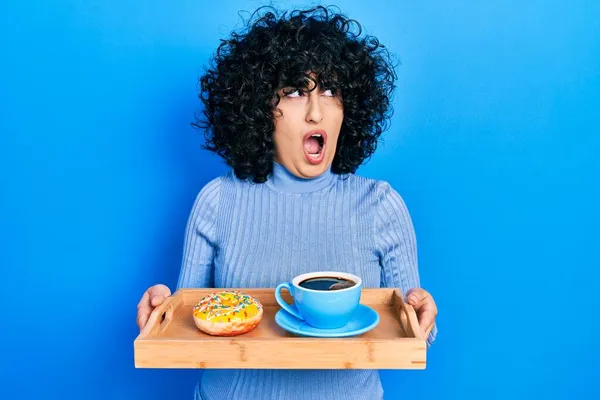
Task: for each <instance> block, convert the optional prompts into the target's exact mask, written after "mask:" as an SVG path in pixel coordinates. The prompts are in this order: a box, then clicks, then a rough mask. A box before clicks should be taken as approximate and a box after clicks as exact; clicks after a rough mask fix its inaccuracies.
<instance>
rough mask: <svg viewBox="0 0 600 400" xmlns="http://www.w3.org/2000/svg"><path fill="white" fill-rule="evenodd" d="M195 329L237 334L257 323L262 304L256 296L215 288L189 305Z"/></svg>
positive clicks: (212, 333) (224, 334) (248, 329)
mask: <svg viewBox="0 0 600 400" xmlns="http://www.w3.org/2000/svg"><path fill="white" fill-rule="evenodd" d="M192 314H193V317H194V322H195V324H196V326H197V327H198V329H200V330H201V331H202V332H205V333H207V334H209V335H213V336H237V335H241V334H243V333H246V332H250V331H251V330H253V329H254V328H256V327H257V326H258V324H259V323H260V321H261V319H262V316H263V306H262V304H261V303H260V302H259V301H258V299H256V298H254V297H252V296H250V295H248V294H246V293H244V292H241V291H239V290H222V291H215V292H213V293H210V294H208V295H206V296H204V297H203V298H202V299H200V301H199V302H198V303H196V304H195V305H194V307H193V308H192Z"/></svg>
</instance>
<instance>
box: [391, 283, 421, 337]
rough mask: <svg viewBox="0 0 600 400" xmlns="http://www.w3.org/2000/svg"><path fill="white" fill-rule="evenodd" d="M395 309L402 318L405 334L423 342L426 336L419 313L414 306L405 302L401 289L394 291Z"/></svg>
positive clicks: (401, 322)
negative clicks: (418, 316) (420, 324)
mask: <svg viewBox="0 0 600 400" xmlns="http://www.w3.org/2000/svg"><path fill="white" fill-rule="evenodd" d="M394 307H395V308H396V312H397V313H398V317H399V318H400V325H402V329H404V332H406V334H407V335H408V336H410V337H414V338H416V339H420V340H423V338H424V337H425V335H424V334H423V332H422V330H421V327H420V326H419V320H418V318H417V313H416V312H415V309H414V308H413V306H411V305H410V304H408V303H405V302H404V299H403V296H402V291H401V290H400V289H395V290H394Z"/></svg>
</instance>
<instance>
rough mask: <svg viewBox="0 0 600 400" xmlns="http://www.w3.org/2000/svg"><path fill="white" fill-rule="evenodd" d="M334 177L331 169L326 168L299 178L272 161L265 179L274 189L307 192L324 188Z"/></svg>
mask: <svg viewBox="0 0 600 400" xmlns="http://www.w3.org/2000/svg"><path fill="white" fill-rule="evenodd" d="M334 179H335V176H334V173H333V172H331V169H327V170H326V171H325V172H324V173H323V174H321V175H319V176H316V177H314V178H300V177H298V176H296V175H294V174H292V173H291V172H290V171H288V169H287V168H285V167H284V166H283V165H282V164H279V163H277V162H273V172H272V173H271V175H270V176H269V179H268V180H267V184H268V185H270V186H271V187H272V188H274V189H275V190H280V191H285V192H292V193H308V192H314V191H316V190H319V189H322V188H325V187H327V186H329V185H330V184H331V182H332V181H333V180H334Z"/></svg>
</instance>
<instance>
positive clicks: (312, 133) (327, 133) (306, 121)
mask: <svg viewBox="0 0 600 400" xmlns="http://www.w3.org/2000/svg"><path fill="white" fill-rule="evenodd" d="M310 85H311V86H309V87H308V89H309V90H310V89H312V87H313V86H314V83H313V82H312V81H310ZM284 89H285V93H288V94H287V95H286V94H285V93H284ZM292 90H293V89H291V88H282V89H280V90H279V91H278V94H279V96H280V97H281V100H280V102H279V104H278V108H279V110H280V113H277V111H276V114H275V133H274V140H275V160H276V161H277V162H278V163H279V164H281V165H283V166H284V167H285V168H286V169H287V170H288V171H290V172H291V173H292V174H294V175H296V176H298V177H300V178H313V177H316V176H318V175H321V174H322V173H324V172H325V171H327V170H328V169H329V168H330V167H331V163H332V162H333V157H334V156H335V151H336V148H337V141H338V137H339V135H340V129H341V127H342V121H343V119H344V110H343V106H342V101H341V99H340V97H339V95H338V94H336V93H332V91H331V90H323V89H322V88H320V87H318V88H316V89H315V90H312V91H306V92H304V91H299V90H296V91H293V92H292V93H290V91H292Z"/></svg>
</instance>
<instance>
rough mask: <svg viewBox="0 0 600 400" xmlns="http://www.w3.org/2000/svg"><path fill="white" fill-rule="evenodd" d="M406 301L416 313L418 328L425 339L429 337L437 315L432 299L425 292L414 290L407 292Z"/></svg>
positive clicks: (418, 289) (419, 289)
mask: <svg viewBox="0 0 600 400" xmlns="http://www.w3.org/2000/svg"><path fill="white" fill-rule="evenodd" d="M407 300H408V304H410V305H411V306H413V308H414V309H415V311H416V313H417V318H418V319H419V326H420V327H421V330H422V331H423V332H425V338H427V337H429V333H431V330H432V329H433V325H434V324H435V317H437V313H438V309H437V306H436V305H435V301H434V300H433V297H432V296H431V295H430V294H429V293H428V292H427V291H426V290H424V289H421V288H415V289H411V290H409V291H408V293H407Z"/></svg>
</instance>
